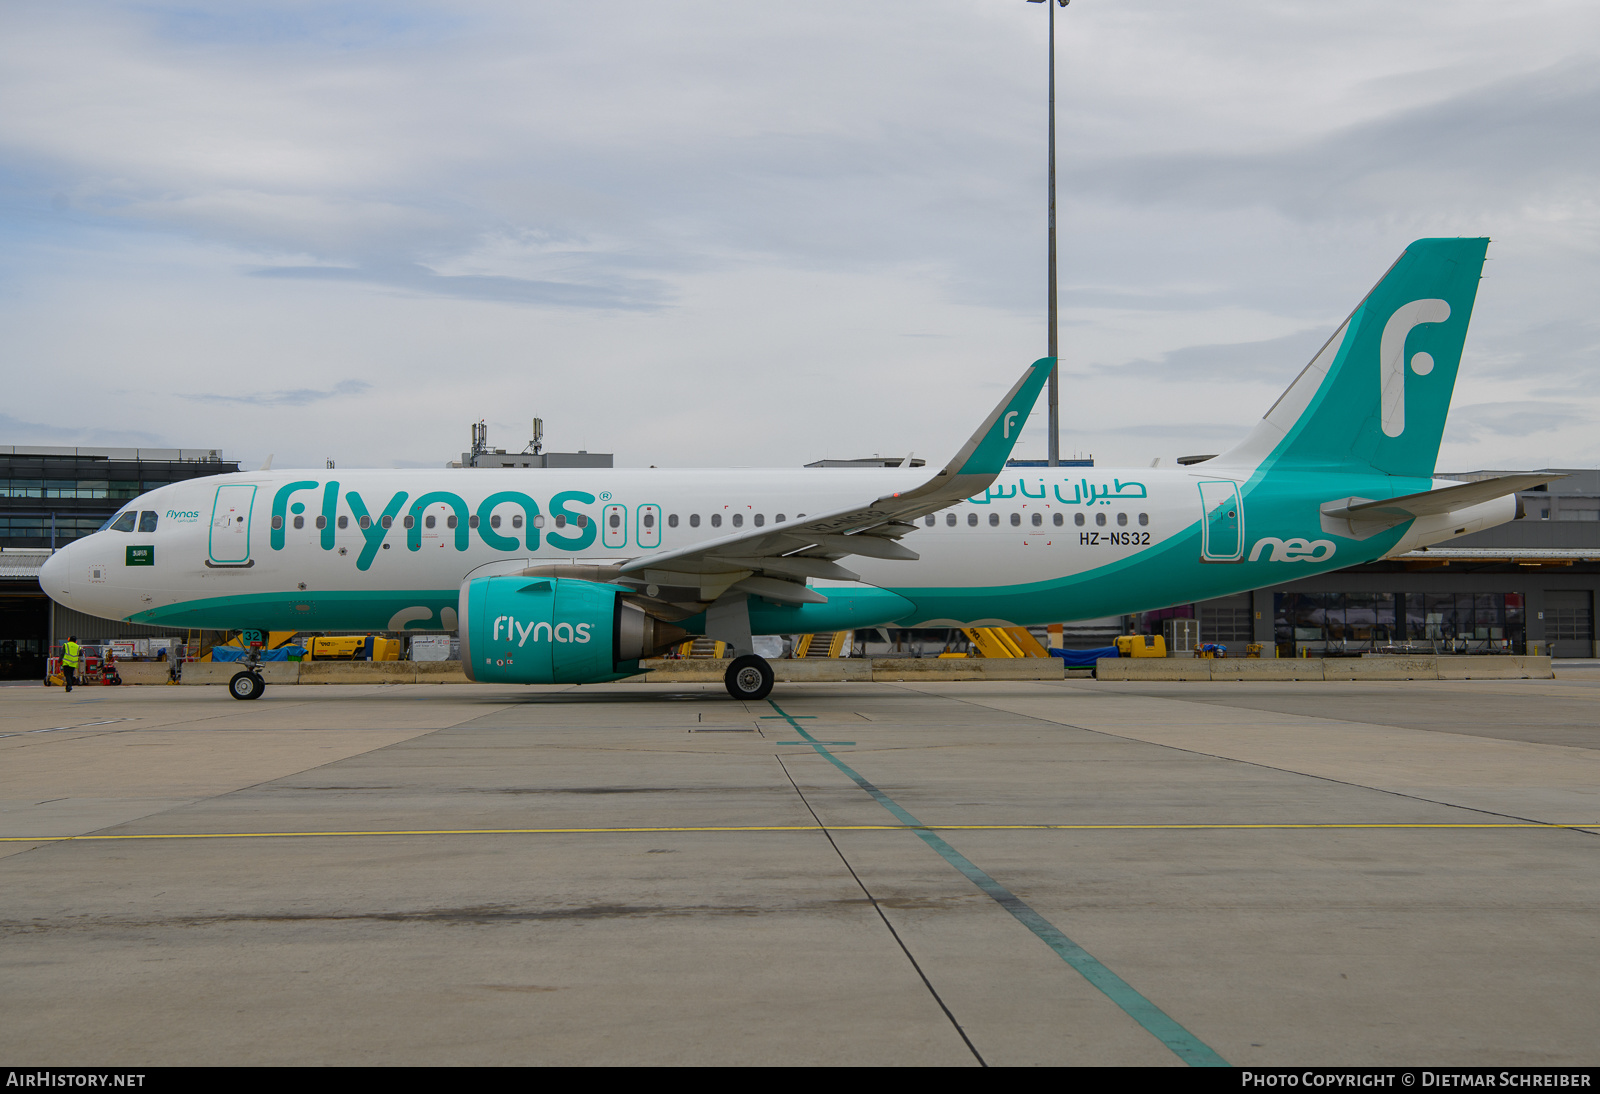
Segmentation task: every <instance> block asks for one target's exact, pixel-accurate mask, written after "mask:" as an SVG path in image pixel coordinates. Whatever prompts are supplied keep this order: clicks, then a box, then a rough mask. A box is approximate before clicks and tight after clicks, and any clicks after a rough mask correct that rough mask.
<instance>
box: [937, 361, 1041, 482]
mask: <svg viewBox="0 0 1600 1094" xmlns="http://www.w3.org/2000/svg"><path fill="white" fill-rule="evenodd" d="M1055 363H1056V359H1055V358H1054V357H1041V358H1039V359H1038V360H1037V361H1035V362H1034V363H1033V364H1031V365H1029V366H1028V369H1027V371H1026V372H1024V373H1023V374H1022V377H1021V378H1020V379H1019V380H1017V382H1016V383H1015V384H1013V385H1012V387H1011V390H1010V391H1009V392H1007V393H1006V397H1005V398H1004V399H1001V400H1000V405H999V406H997V407H995V408H994V409H993V410H991V411H990V412H989V416H988V417H987V418H985V419H984V420H983V424H982V425H981V426H979V427H978V431H977V432H976V433H974V434H973V435H972V437H971V439H970V440H968V441H967V443H966V444H964V445H962V446H961V451H959V452H957V453H956V456H955V459H953V460H951V461H950V463H949V464H948V465H946V467H945V471H946V472H947V473H949V474H952V475H998V474H999V473H1000V472H1001V471H1003V470H1005V466H1006V460H1007V459H1009V458H1010V457H1011V450H1012V449H1014V448H1015V447H1016V446H1017V438H1018V437H1019V436H1021V434H1022V426H1023V424H1024V423H1025V422H1027V420H1028V415H1029V414H1030V413H1031V412H1032V411H1033V404H1034V403H1035V402H1037V401H1038V398H1039V391H1040V389H1042V388H1043V387H1044V385H1045V381H1046V380H1048V379H1049V378H1050V369H1051V368H1052V367H1054V365H1055Z"/></svg>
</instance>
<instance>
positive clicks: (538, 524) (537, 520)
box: [533, 514, 544, 528]
mask: <svg viewBox="0 0 1600 1094" xmlns="http://www.w3.org/2000/svg"><path fill="white" fill-rule="evenodd" d="M533 526H534V527H535V528H543V527H544V515H543V514H540V515H539V516H536V517H534V518H533Z"/></svg>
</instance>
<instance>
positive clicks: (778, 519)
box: [772, 513, 786, 524]
mask: <svg viewBox="0 0 1600 1094" xmlns="http://www.w3.org/2000/svg"><path fill="white" fill-rule="evenodd" d="M772 519H773V520H775V521H776V522H778V523H779V524H782V523H783V522H784V520H785V519H786V518H785V517H784V515H783V514H782V513H779V514H778V515H777V516H775V517H773V518H772Z"/></svg>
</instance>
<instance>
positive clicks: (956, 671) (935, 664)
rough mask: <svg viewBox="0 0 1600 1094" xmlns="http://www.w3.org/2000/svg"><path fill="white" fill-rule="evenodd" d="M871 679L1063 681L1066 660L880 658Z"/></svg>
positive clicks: (1036, 658)
mask: <svg viewBox="0 0 1600 1094" xmlns="http://www.w3.org/2000/svg"><path fill="white" fill-rule="evenodd" d="M870 664H871V665H872V679H874V680H881V681H886V682H902V683H903V682H907V681H915V680H1060V679H1062V678H1063V677H1064V676H1065V675H1066V674H1065V671H1064V670H1065V667H1066V662H1064V661H1062V660H1061V658H1059V657H945V658H939V657H880V658H876V659H874V660H872V661H871V662H870Z"/></svg>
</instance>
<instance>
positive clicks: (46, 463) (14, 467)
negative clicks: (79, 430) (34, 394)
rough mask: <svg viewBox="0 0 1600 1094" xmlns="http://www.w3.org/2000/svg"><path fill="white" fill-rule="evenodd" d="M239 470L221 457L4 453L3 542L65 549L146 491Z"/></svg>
mask: <svg viewBox="0 0 1600 1094" xmlns="http://www.w3.org/2000/svg"><path fill="white" fill-rule="evenodd" d="M130 451H131V450H130ZM238 469H239V466H238V464H235V463H226V462H224V461H222V460H220V459H217V458H215V457H212V458H204V459H201V458H182V459H170V460H169V459H143V458H133V459H124V458H122V453H121V452H120V451H118V450H106V451H105V453H104V454H102V455H96V454H95V453H94V452H92V451H91V450H86V449H78V450H77V454H75V455H73V454H62V455H47V454H41V453H34V454H29V453H25V452H13V453H11V454H0V546H3V547H61V546H64V545H66V544H68V543H71V542H72V541H73V540H75V539H79V538H81V537H83V536H86V535H89V534H90V533H92V532H95V531H98V530H99V529H100V527H101V525H103V524H104V523H105V521H106V519H107V518H108V517H110V516H112V515H113V514H114V513H116V511H117V509H118V508H119V507H120V506H122V505H123V504H124V503H125V502H127V501H129V500H131V499H133V498H137V497H139V496H140V495H141V494H145V493H148V492H149V491H151V490H155V489H158V488H160V487H162V486H167V485H169V484H171V483H174V482H184V481H187V480H189V479H194V478H199V477H202V476H206V475H216V474H221V473H224V472H229V471H237V470H238Z"/></svg>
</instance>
